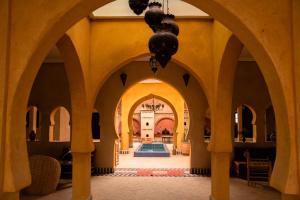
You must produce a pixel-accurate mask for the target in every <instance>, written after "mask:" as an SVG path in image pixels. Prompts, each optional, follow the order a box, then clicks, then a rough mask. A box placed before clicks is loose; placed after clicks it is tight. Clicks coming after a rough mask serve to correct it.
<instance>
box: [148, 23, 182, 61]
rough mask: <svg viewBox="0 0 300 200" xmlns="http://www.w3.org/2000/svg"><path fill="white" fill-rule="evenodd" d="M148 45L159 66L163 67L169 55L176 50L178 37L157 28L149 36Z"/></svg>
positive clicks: (169, 57)
mask: <svg viewBox="0 0 300 200" xmlns="http://www.w3.org/2000/svg"><path fill="white" fill-rule="evenodd" d="M148 46H149V50H150V52H151V53H153V54H155V58H156V59H157V61H158V62H159V63H160V64H161V66H162V67H165V66H166V64H167V63H168V62H169V60H170V59H171V56H172V55H174V54H175V53H176V52H177V50H178V39H177V37H176V35H174V34H173V33H171V32H169V31H167V30H165V29H159V30H158V31H157V32H156V33H155V34H154V35H153V36H152V37H151V38H150V40H149V43H148Z"/></svg>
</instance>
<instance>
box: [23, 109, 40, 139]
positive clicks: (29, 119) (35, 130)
mask: <svg viewBox="0 0 300 200" xmlns="http://www.w3.org/2000/svg"><path fill="white" fill-rule="evenodd" d="M40 121H41V120H40V111H39V110H38V108H37V107H36V106H30V107H28V109H27V113H26V138H27V140H30V141H39V139H40V138H39V136H40Z"/></svg>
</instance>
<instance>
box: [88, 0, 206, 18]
mask: <svg viewBox="0 0 300 200" xmlns="http://www.w3.org/2000/svg"><path fill="white" fill-rule="evenodd" d="M158 2H162V0H161V1H158ZM166 2H167V0H165V1H164V3H165V5H166ZM169 11H170V13H171V14H174V15H175V16H176V17H204V18H210V16H209V15H208V14H206V13H205V12H203V11H202V10H200V9H198V8H196V7H194V6H192V5H190V4H188V3H186V2H184V1H181V0H169ZM144 13H145V11H144ZM144 13H143V14H141V16H144ZM165 13H166V6H165ZM141 16H137V15H136V14H134V13H133V11H132V10H131V9H130V8H129V5H128V0H116V1H113V2H111V3H108V4H106V5H104V6H102V7H100V8H98V9H96V10H95V11H93V12H92V13H91V15H90V18H91V19H99V18H100V19H101V18H112V17H122V18H124V17H141Z"/></svg>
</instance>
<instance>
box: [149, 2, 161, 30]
mask: <svg viewBox="0 0 300 200" xmlns="http://www.w3.org/2000/svg"><path fill="white" fill-rule="evenodd" d="M163 17H164V11H163V10H162V5H161V3H159V2H151V3H150V4H149V10H148V11H147V12H146V13H145V21H146V23H147V24H148V25H149V26H150V28H151V29H152V30H153V32H156V30H157V28H158V27H159V26H160V25H161V21H162V19H163Z"/></svg>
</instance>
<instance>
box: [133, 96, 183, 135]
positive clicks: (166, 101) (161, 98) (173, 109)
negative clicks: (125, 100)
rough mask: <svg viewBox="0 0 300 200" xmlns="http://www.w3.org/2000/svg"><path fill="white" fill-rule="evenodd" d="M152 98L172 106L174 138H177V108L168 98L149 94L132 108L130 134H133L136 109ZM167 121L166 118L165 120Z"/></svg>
mask: <svg viewBox="0 0 300 200" xmlns="http://www.w3.org/2000/svg"><path fill="white" fill-rule="evenodd" d="M152 98H156V99H159V100H161V101H163V102H165V103H166V104H168V106H170V108H171V110H172V111H173V113H174V127H173V136H174V137H177V131H176V130H177V127H178V114H177V111H176V108H175V107H174V106H173V105H172V102H171V101H169V100H168V98H164V97H161V96H158V95H155V94H149V95H147V96H144V97H141V98H140V99H139V100H137V101H136V102H135V103H134V104H133V106H132V107H131V109H130V111H129V113H128V128H129V133H130V134H131V133H133V127H132V125H131V123H132V119H133V113H134V111H135V109H136V108H137V107H138V106H139V105H140V104H141V103H142V102H144V101H146V100H149V99H152ZM164 119H165V118H164Z"/></svg>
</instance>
